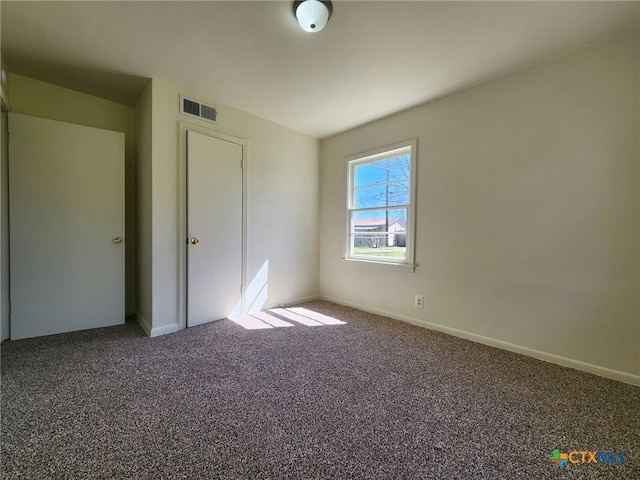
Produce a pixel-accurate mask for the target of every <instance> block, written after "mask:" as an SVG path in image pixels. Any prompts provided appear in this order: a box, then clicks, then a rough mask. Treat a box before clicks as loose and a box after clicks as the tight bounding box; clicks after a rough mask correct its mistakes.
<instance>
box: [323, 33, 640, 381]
mask: <svg viewBox="0 0 640 480" xmlns="http://www.w3.org/2000/svg"><path fill="white" fill-rule="evenodd" d="M638 57H639V47H638V39H637V36H636V35H627V36H624V37H621V38H618V39H616V40H613V41H609V42H606V43H603V44H600V45H597V46H593V47H590V48H586V49H584V50H581V51H578V52H575V53H573V54H570V55H567V56H564V57H561V58H557V59H556V60H554V61H551V62H549V63H546V64H544V65H541V66H538V67H535V68H531V69H528V70H526V71H521V72H518V73H514V74H512V75H509V76H506V77H503V78H501V79H497V80H495V81H492V82H490V83H487V84H485V85H482V86H478V87H476V88H473V89H470V90H467V91H464V92H462V93H459V94H456V95H452V96H450V97H447V98H443V99H441V100H439V101H435V102H432V103H429V104H426V105H423V106H420V107H417V108H414V109H412V110H409V111H406V112H403V113H400V114H398V115H395V116H392V117H389V118H386V119H383V120H380V121H378V122H374V123H372V124H369V125H366V126H363V127H361V128H357V129H354V130H352V131H349V132H345V133H343V134H340V135H336V136H335V137H332V138H329V139H327V140H325V141H324V142H323V143H322V155H321V186H322V189H321V212H322V214H321V227H320V230H321V236H320V245H321V248H320V252H321V254H320V293H321V296H323V297H325V298H329V299H333V300H335V301H338V302H340V303H345V304H350V305H354V306H359V307H364V308H365V309H368V310H373V311H377V312H383V313H387V314H389V315H391V316H394V317H396V318H400V319H403V320H407V321H411V322H414V323H418V324H422V325H425V326H431V327H433V328H438V329H441V330H445V331H449V332H452V333H455V334H458V335H461V336H466V337H468V338H473V339H475V340H479V341H483V342H485V343H490V344H495V345H499V346H501V347H505V348H511V349H513V350H517V351H522V352H525V353H528V354H530V355H534V356H538V357H541V358H545V359H547V360H551V361H556V362H558V363H564V364H568V365H572V366H576V367H578V368H582V369H585V370H591V371H596V372H597V373H600V374H604V375H608V376H613V377H616V378H621V379H624V380H626V381H632V382H635V383H638V381H639V379H640V361H639V359H640V327H639V311H638V308H639V303H638V300H639V295H638V291H639V281H638V265H639V245H640V243H639V235H638V229H639V218H640V216H639V198H638V184H639V160H640V158H639V149H638V131H639V125H638V105H639V103H638V102H639V99H638V95H639V93H638V81H639V65H638ZM412 137H417V138H418V201H417V244H416V261H417V263H418V264H419V266H418V268H417V269H416V272H415V273H405V272H397V271H390V270H388V269H385V268H384V267H381V266H371V265H358V264H354V263H353V262H346V261H344V260H342V259H341V257H342V255H343V250H344V245H345V238H346V235H345V225H346V217H345V215H346V214H345V202H346V200H345V198H346V188H347V187H346V181H347V180H346V174H347V167H346V164H345V160H344V158H345V156H347V155H351V154H355V153H358V152H363V151H367V150H370V149H373V148H377V147H381V146H384V145H387V144H392V143H395V142H398V141H401V140H405V139H408V138H412ZM415 294H423V295H425V308H424V310H418V309H415V308H414V306H413V298H414V295H415Z"/></svg>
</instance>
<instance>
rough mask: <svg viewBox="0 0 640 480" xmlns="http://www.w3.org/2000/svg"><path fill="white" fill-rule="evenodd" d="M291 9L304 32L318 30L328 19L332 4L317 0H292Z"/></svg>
mask: <svg viewBox="0 0 640 480" xmlns="http://www.w3.org/2000/svg"><path fill="white" fill-rule="evenodd" d="M293 11H294V13H295V14H296V18H297V19H298V23H299V24H300V26H301V27H302V29H303V30H304V31H305V32H319V31H320V30H322V29H323V28H324V27H325V25H326V24H327V22H328V21H329V17H331V12H332V11H333V5H332V4H331V2H325V1H319V0H301V1H297V2H293Z"/></svg>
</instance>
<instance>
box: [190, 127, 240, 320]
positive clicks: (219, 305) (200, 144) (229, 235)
mask: <svg viewBox="0 0 640 480" xmlns="http://www.w3.org/2000/svg"><path fill="white" fill-rule="evenodd" d="M243 148H244V147H243V145H241V144H238V143H235V142H233V141H227V140H224V139H221V138H216V137H212V136H208V135H204V134H201V133H198V132H195V131H193V130H189V131H187V235H188V240H187V242H188V243H187V326H189V327H193V326H195V325H200V324H202V323H206V322H211V321H213V320H219V319H221V318H226V317H229V316H231V315H233V314H238V313H241V312H242V305H241V297H242V292H241V290H242V268H243V266H242V265H243V262H242V258H243V255H242V252H243V220H242V201H243V200H242V198H243V196H242V183H243V182H242V161H243Z"/></svg>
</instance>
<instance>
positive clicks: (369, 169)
mask: <svg viewBox="0 0 640 480" xmlns="http://www.w3.org/2000/svg"><path fill="white" fill-rule="evenodd" d="M409 172H410V171H409V155H401V156H399V157H393V158H389V159H385V160H378V161H377V162H371V163H363V164H361V165H356V166H355V168H354V177H355V187H363V186H367V185H377V184H381V183H387V182H397V181H402V180H408V179H409V177H410V174H409Z"/></svg>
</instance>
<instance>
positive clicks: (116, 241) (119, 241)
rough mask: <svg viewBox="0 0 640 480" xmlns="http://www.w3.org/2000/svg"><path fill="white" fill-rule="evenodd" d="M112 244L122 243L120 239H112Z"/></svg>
mask: <svg viewBox="0 0 640 480" xmlns="http://www.w3.org/2000/svg"><path fill="white" fill-rule="evenodd" d="M113 243H122V237H113Z"/></svg>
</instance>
